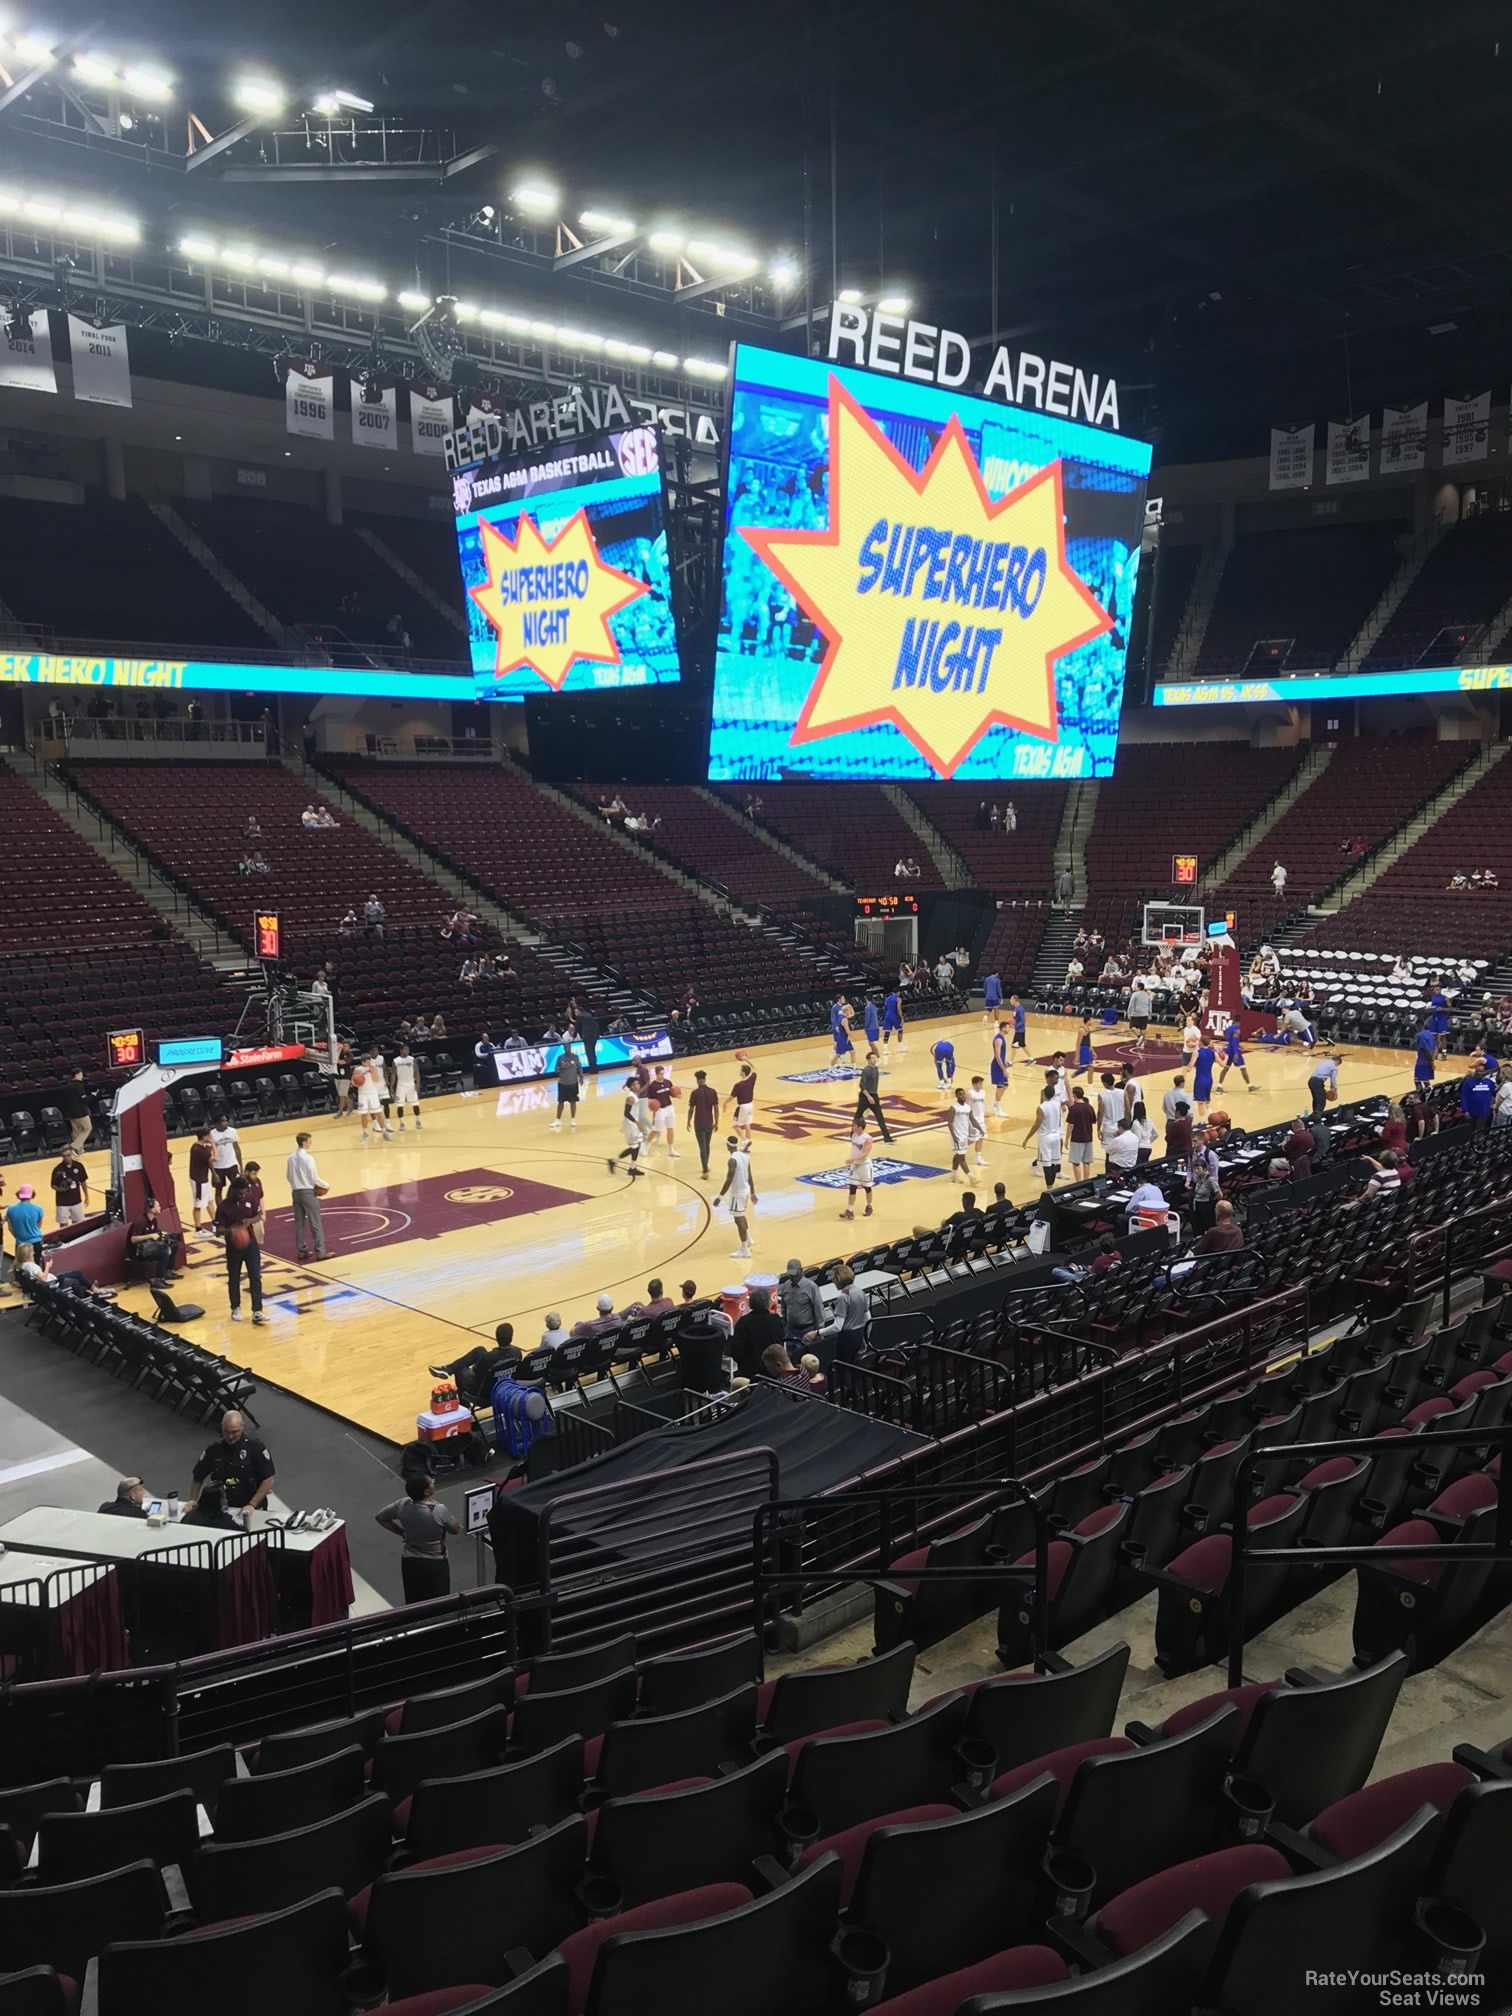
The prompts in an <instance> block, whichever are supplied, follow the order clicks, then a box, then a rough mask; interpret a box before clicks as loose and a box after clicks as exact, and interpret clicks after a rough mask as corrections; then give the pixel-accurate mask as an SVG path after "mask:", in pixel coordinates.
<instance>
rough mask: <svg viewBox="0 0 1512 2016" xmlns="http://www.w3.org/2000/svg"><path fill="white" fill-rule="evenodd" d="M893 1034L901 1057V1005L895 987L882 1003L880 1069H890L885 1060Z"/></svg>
mask: <svg viewBox="0 0 1512 2016" xmlns="http://www.w3.org/2000/svg"><path fill="white" fill-rule="evenodd" d="M894 1036H896V1037H897V1039H898V1055H899V1056H900V1057H901V1056H902V1055H903V1007H902V1003H901V1002H900V1001H899V999H898V994H897V989H896V988H894V990H893V991H892V992H891V993H890V994H889V995H888V996H887V999H886V1000H885V1001H884V1002H883V1003H882V1069H883V1070H884V1071H887V1070H889V1069H891V1066H890V1065H889V1064H888V1062H887V1046H888V1043H889V1042H890V1041H891V1039H892V1038H893V1037H894Z"/></svg>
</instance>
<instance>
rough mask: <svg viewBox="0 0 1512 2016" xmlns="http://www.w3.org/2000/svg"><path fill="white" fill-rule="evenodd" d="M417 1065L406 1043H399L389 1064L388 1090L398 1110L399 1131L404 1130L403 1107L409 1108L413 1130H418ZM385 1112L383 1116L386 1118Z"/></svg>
mask: <svg viewBox="0 0 1512 2016" xmlns="http://www.w3.org/2000/svg"><path fill="white" fill-rule="evenodd" d="M418 1081H419V1065H418V1063H417V1062H416V1060H415V1058H414V1056H413V1055H412V1053H411V1051H410V1047H409V1045H408V1043H401V1044H400V1045H399V1054H398V1055H397V1056H396V1057H395V1059H394V1061H393V1063H392V1064H391V1065H390V1066H389V1090H390V1092H391V1093H392V1095H393V1100H394V1105H395V1106H396V1107H397V1108H398V1112H399V1132H400V1133H401V1134H402V1133H403V1132H404V1109H405V1107H406V1106H408V1108H409V1109H410V1116H411V1118H412V1119H413V1120H414V1123H415V1132H416V1133H417V1134H418V1133H419V1132H420V1086H419V1082H418ZM387 1117H388V1116H387V1114H385V1115H384V1118H385V1119H387Z"/></svg>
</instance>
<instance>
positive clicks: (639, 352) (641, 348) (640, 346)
mask: <svg viewBox="0 0 1512 2016" xmlns="http://www.w3.org/2000/svg"><path fill="white" fill-rule="evenodd" d="M621 347H622V348H623V350H624V352H625V355H626V356H627V357H628V358H629V359H630V361H631V363H632V364H649V363H650V362H651V357H652V351H651V349H650V346H649V345H648V344H645V343H626V344H623V345H622V346H621Z"/></svg>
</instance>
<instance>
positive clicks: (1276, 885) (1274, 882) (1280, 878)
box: [1270, 861, 1286, 903]
mask: <svg viewBox="0 0 1512 2016" xmlns="http://www.w3.org/2000/svg"><path fill="white" fill-rule="evenodd" d="M1270 880H1271V888H1272V890H1273V891H1274V892H1275V897H1276V901H1277V902H1278V903H1279V902H1280V900H1281V898H1282V897H1283V896H1284V895H1285V894H1286V870H1285V869H1284V868H1283V867H1282V866H1281V863H1280V862H1279V861H1278V862H1277V863H1276V865H1275V867H1274V868H1272V870H1271V878H1270Z"/></svg>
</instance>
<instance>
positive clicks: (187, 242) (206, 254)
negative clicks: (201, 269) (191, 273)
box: [178, 238, 220, 264]
mask: <svg viewBox="0 0 1512 2016" xmlns="http://www.w3.org/2000/svg"><path fill="white" fill-rule="evenodd" d="M178 249H179V250H180V252H182V253H183V255H184V257H185V258H186V259H197V260H199V261H200V262H201V264H204V263H205V262H207V261H209V260H211V259H216V258H219V256H220V247H219V246H218V245H217V244H216V242H215V240H214V239H213V238H180V240H179V248H178Z"/></svg>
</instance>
